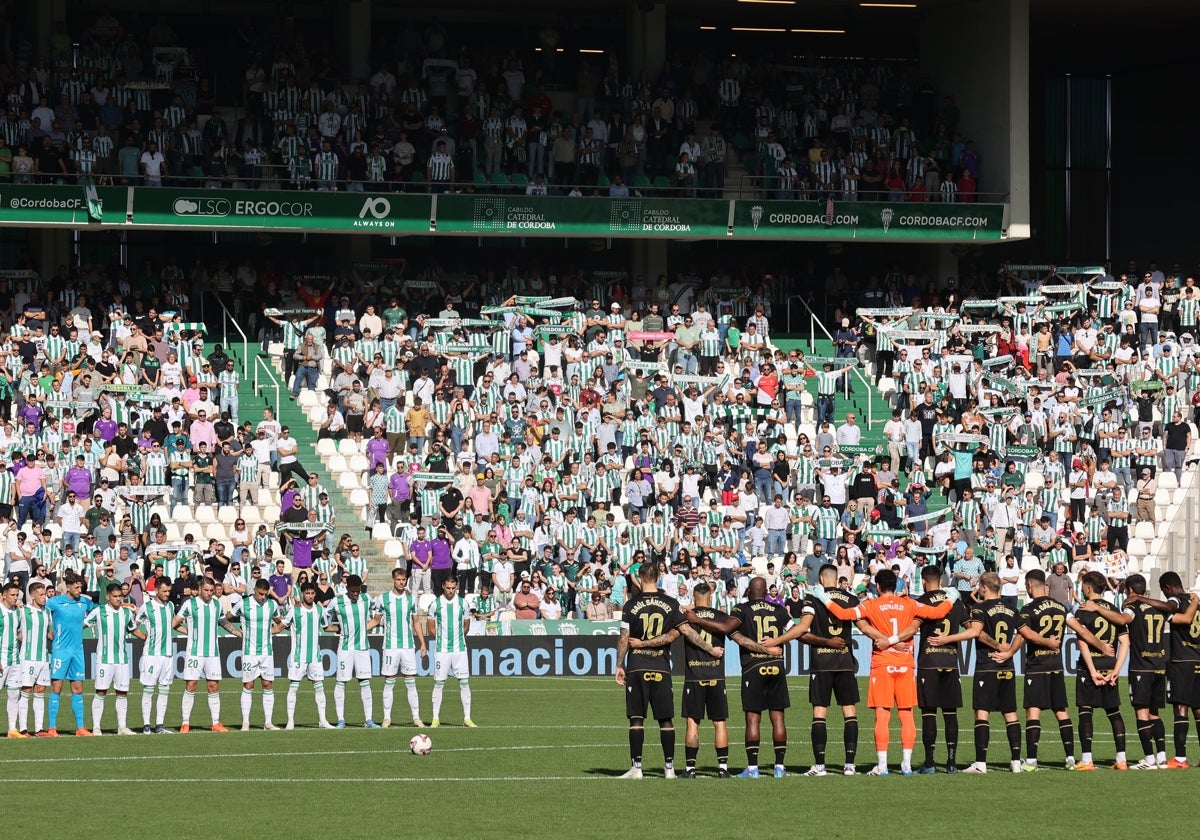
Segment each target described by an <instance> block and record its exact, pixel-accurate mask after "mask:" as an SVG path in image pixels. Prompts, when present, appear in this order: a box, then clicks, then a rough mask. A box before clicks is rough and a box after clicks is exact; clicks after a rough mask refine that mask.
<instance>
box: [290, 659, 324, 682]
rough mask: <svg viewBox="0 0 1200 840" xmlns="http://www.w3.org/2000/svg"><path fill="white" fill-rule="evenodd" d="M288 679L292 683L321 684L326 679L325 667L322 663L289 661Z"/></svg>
mask: <svg viewBox="0 0 1200 840" xmlns="http://www.w3.org/2000/svg"><path fill="white" fill-rule="evenodd" d="M288 679H289V680H291V681H292V682H295V681H296V680H312V681H313V682H320V681H321V680H323V679H325V666H324V665H322V664H321V663H320V662H293V661H292V660H290V659H289V660H288Z"/></svg>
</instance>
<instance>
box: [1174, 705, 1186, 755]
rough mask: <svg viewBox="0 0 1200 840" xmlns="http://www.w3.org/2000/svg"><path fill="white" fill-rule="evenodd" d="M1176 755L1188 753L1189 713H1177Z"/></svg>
mask: <svg viewBox="0 0 1200 840" xmlns="http://www.w3.org/2000/svg"><path fill="white" fill-rule="evenodd" d="M1174 735H1175V757H1176V758H1183V757H1184V756H1185V755H1187V736H1188V719H1187V714H1186V713H1185V714H1180V713H1179V712H1176V713H1175V732H1174Z"/></svg>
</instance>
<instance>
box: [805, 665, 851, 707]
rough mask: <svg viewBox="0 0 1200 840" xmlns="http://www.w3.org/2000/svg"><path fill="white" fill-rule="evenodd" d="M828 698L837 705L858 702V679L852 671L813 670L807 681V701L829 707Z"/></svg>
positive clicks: (814, 704) (848, 704) (849, 704)
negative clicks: (835, 701)
mask: <svg viewBox="0 0 1200 840" xmlns="http://www.w3.org/2000/svg"><path fill="white" fill-rule="evenodd" d="M830 700H837V704H838V705H839V706H854V705H856V704H857V703H858V679H857V678H856V677H855V676H854V672H853V671H814V672H813V674H812V676H811V678H810V679H809V681H808V701H809V702H810V703H812V704H813V706H821V707H824V708H829V706H831V705H832V704H831V703H830V702H829V701H830Z"/></svg>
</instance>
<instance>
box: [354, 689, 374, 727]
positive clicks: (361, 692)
mask: <svg viewBox="0 0 1200 840" xmlns="http://www.w3.org/2000/svg"><path fill="white" fill-rule="evenodd" d="M358 696H359V697H361V698H362V704H363V717H364V718H366V719H367V720H374V715H375V697H374V696H373V695H372V694H371V681H370V680H359V681H358Z"/></svg>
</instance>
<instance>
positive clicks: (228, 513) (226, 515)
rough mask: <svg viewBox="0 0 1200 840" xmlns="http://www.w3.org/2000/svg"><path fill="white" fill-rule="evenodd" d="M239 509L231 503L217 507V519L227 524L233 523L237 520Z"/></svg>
mask: <svg viewBox="0 0 1200 840" xmlns="http://www.w3.org/2000/svg"><path fill="white" fill-rule="evenodd" d="M237 518H238V509H237V508H235V507H232V506H230V505H224V506H222V507H219V508H217V521H218V522H222V523H224V524H226V525H232V524H233V523H234V522H236V521H237Z"/></svg>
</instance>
